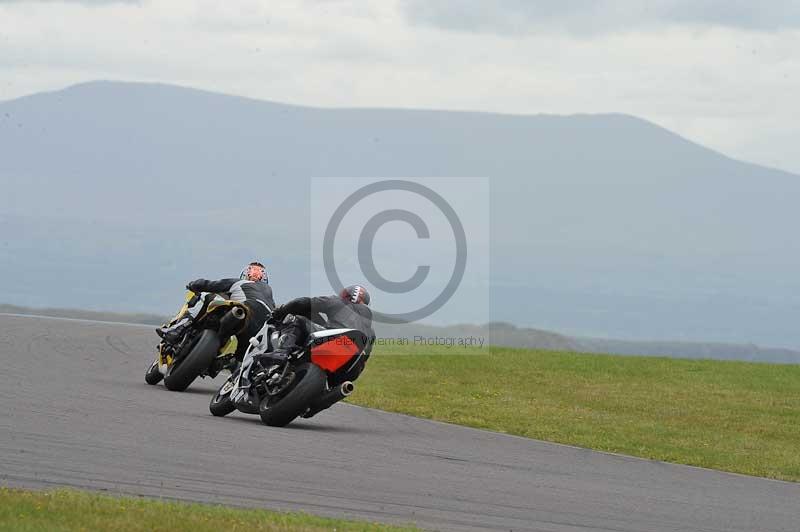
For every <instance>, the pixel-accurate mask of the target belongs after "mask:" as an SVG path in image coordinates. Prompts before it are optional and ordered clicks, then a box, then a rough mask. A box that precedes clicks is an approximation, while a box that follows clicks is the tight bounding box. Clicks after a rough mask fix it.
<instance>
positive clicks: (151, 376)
mask: <svg viewBox="0 0 800 532" xmlns="http://www.w3.org/2000/svg"><path fill="white" fill-rule="evenodd" d="M159 362H160V360H159V359H158V357H156V359H155V360H154V361H153V363H152V364H150V367H149V368H147V373H145V374H144V382H146V383H147V384H149V385H151V386H153V385H156V384H158V383H159V382H161V379H163V378H164V375H162V374H161V372H160V371H159V370H158V363H159Z"/></svg>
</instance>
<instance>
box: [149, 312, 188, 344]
mask: <svg viewBox="0 0 800 532" xmlns="http://www.w3.org/2000/svg"><path fill="white" fill-rule="evenodd" d="M191 324H192V317H191V316H186V317H184V318H181V319H180V320H178V321H177V323H175V324H174V325H168V326H165V327H159V328H158V329H156V334H158V335H159V336H160V337H161V338H163V339H164V341H165V342H167V343H171V344H175V343H178V341H180V339H181V338H182V337H183V335H184V333H186V329H188V328H189V326H190V325H191Z"/></svg>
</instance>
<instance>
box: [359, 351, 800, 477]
mask: <svg viewBox="0 0 800 532" xmlns="http://www.w3.org/2000/svg"><path fill="white" fill-rule="evenodd" d="M466 353H469V354H466ZM476 353H482V354H476ZM350 402H353V403H355V404H360V405H364V406H369V407H374V408H380V409H382V410H388V411H392V412H402V413H406V414H411V415H414V416H419V417H425V418H431V419H436V420H440V421H448V422H452V423H458V424H461V425H468V426H471V427H478V428H483V429H489V430H494V431H499V432H507V433H510V434H518V435H520V436H527V437H530V438H537V439H542V440H547V441H552V442H560V443H566V444H570V445H577V446H580V447H587V448H591V449H599V450H603V451H611V452H616V453H623V454H629V455H634V456H640V457H645V458H653V459H657V460H665V461H669V462H678V463H682V464H690V465H696V466H702V467H709V468H714V469H722V470H726V471H734V472H739V473H744V474H748V475H756V476H763V477H770V478H776V479H784V480H793V481H800V366H792V365H778V364H761V363H749V362H728V361H711V360H677V359H667V358H653V357H629V356H611V355H585V354H577V353H561V352H547V351H536V350H526V349H508V348H492V349H491V351H490V350H489V349H484V350H471V351H464V350H463V348H445V347H439V348H430V347H424V348H423V347H418V346H403V347H396V346H395V347H387V346H376V348H375V354H374V356H373V357H372V358H371V359H370V362H369V364H368V365H367V369H366V371H365V372H364V375H363V377H362V378H361V379H360V380H359V382H358V385H357V390H356V393H355V394H354V395H353V396H352V398H351V399H350Z"/></svg>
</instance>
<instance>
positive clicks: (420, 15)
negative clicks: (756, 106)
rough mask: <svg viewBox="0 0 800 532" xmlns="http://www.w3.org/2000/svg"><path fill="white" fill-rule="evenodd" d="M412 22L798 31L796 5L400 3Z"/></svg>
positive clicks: (620, 0) (519, 29)
mask: <svg viewBox="0 0 800 532" xmlns="http://www.w3.org/2000/svg"><path fill="white" fill-rule="evenodd" d="M403 11H404V13H405V14H406V16H407V17H408V19H409V20H410V21H411V22H413V23H419V24H426V25H431V26H436V27H440V28H444V29H452V30H464V31H490V32H497V33H500V34H507V33H508V32H511V33H515V34H523V33H533V32H542V31H547V32H558V31H569V32H572V33H574V34H589V35H593V34H597V33H605V32H620V31H633V30H652V29H658V28H664V27H669V26H696V27H705V26H719V27H728V28H740V29H751V30H762V31H772V30H778V29H783V28H797V27H798V26H800V2H797V0H770V2H754V1H753V0H647V1H645V2H643V1H641V0H494V1H491V2H486V1H484V0H403Z"/></svg>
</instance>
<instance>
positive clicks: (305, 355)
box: [209, 322, 370, 427]
mask: <svg viewBox="0 0 800 532" xmlns="http://www.w3.org/2000/svg"><path fill="white" fill-rule="evenodd" d="M279 336H280V330H279V326H276V325H275V324H273V323H271V322H267V323H266V324H265V325H264V327H262V329H261V330H260V331H259V333H258V334H257V335H256V336H254V337H253V338H252V339H251V340H250V346H249V347H248V349H247V352H246V353H245V355H244V359H243V361H242V364H241V366H240V367H239V369H238V371H236V372H235V373H234V374H232V375H231V376H230V378H228V380H226V381H225V382H224V383H223V384H222V386H221V387H220V388H219V390H218V391H217V393H216V394H214V397H213V398H212V399H211V404H210V405H209V410H211V413H212V414H213V415H215V416H225V415H228V414H230V413H231V412H233V411H234V410H238V411H240V412H243V413H245V414H258V415H259V416H261V421H262V422H264V424H266V425H270V426H275V427H283V426H286V425H288V424H289V423H291V422H292V421H293V420H294V419H295V418H297V417H298V416H302V417H304V418H310V417H312V416H314V415H316V414H317V413H319V412H321V411H322V410H325V409H326V408H329V407H331V406H333V404H335V403H336V402H338V401H341V400H342V399H344V398H345V397H347V396H348V395H350V394H351V393H353V390H354V386H353V383H352V382H351V381H350V380H347V379H346V377H347V375H349V374H352V373H351V372H352V371H353V370H354V369H355V368H359V365H363V364H364V363H365V362H366V359H367V357H368V355H367V346H368V343H369V341H370V339H369V338H367V337H366V335H364V334H363V333H362V332H360V331H358V330H356V329H328V330H319V331H317V332H314V333H312V334H311V335H309V338H308V340H307V341H306V343H305V344H304V345H303V346H302V348H300V349H297V350H295V351H293V352H292V353H289V355H288V357H287V358H286V359H285V360H281V361H279V362H276V361H275V360H273V359H271V358H270V357H269V354H270V353H271V352H273V351H274V347H275V345H276V344H277V342H278V338H279Z"/></svg>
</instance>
